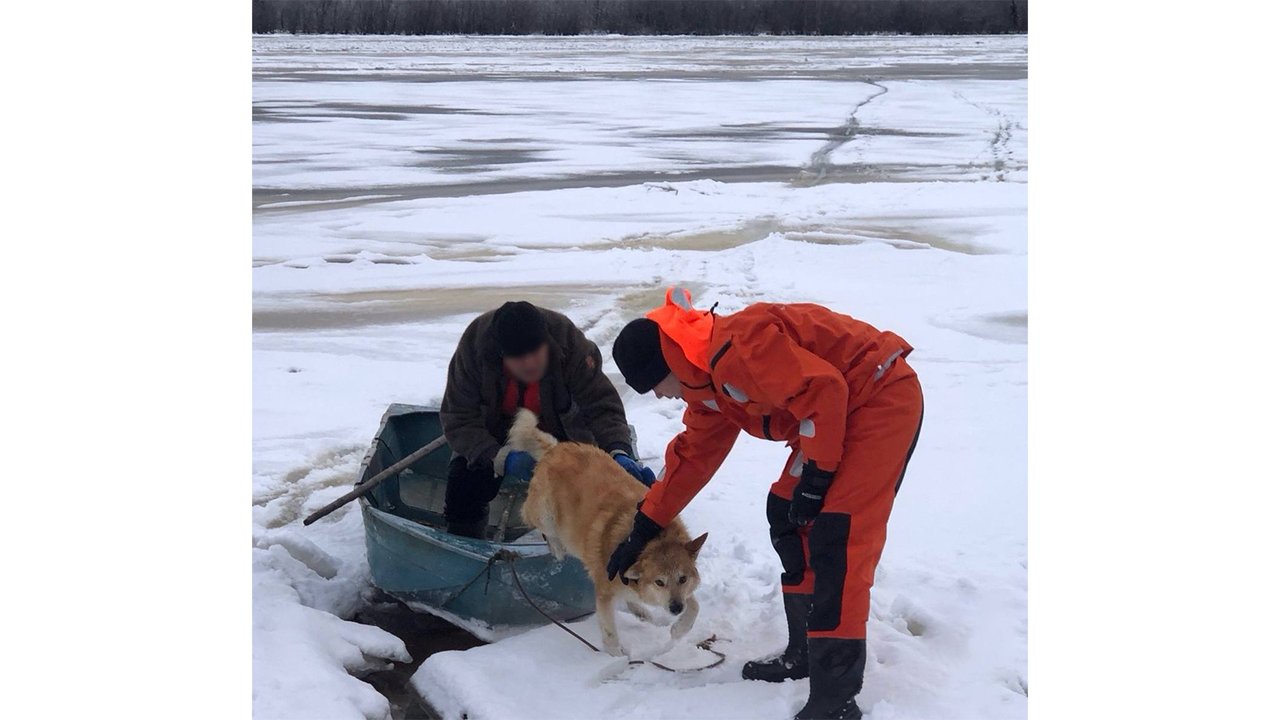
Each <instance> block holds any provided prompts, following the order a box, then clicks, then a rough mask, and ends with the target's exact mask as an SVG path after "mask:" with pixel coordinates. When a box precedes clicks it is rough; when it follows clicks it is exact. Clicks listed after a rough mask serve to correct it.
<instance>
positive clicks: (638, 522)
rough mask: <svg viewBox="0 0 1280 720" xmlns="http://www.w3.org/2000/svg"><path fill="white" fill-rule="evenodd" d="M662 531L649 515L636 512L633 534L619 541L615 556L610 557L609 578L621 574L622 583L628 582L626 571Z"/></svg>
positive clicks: (632, 527) (632, 528)
mask: <svg viewBox="0 0 1280 720" xmlns="http://www.w3.org/2000/svg"><path fill="white" fill-rule="evenodd" d="M660 532H662V528H661V527H659V526H658V524H657V523H655V522H654V521H652V520H650V519H649V517H648V516H647V515H645V514H644V513H642V512H638V511H637V512H636V519H635V522H634V523H632V525H631V534H629V535H627V539H625V540H623V541H622V542H620V543H618V547H617V549H615V550H614V551H613V556H612V557H610V558H609V566H608V570H609V579H610V580H612V579H613V578H614V577H616V576H617V575H619V574H622V575H623V578H622V584H623V585H626V584H627V578H626V572H627V570H629V569H631V566H632V565H635V564H636V560H639V559H640V553H642V552H644V546H645V545H648V544H649V541H650V540H652V539H654V538H656V537H658V533H660Z"/></svg>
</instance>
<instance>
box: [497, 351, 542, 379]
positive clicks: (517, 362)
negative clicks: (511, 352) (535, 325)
mask: <svg viewBox="0 0 1280 720" xmlns="http://www.w3.org/2000/svg"><path fill="white" fill-rule="evenodd" d="M547 358H548V354H547V344H546V343H543V344H542V345H541V346H540V347H539V348H538V349H537V350H534V351H533V352H531V353H526V354H524V355H520V356H517V357H504V358H502V366H503V367H505V368H506V369H507V373H508V374H509V375H511V377H513V378H515V379H516V380H519V381H520V382H522V383H524V384H525V385H532V384H534V383H538V382H542V376H543V375H546V374H547Z"/></svg>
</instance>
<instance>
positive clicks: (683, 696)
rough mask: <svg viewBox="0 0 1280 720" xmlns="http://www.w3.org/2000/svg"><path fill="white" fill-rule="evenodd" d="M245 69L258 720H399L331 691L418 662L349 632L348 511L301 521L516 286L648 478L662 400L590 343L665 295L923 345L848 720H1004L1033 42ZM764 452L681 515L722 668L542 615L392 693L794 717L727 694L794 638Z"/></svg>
mask: <svg viewBox="0 0 1280 720" xmlns="http://www.w3.org/2000/svg"><path fill="white" fill-rule="evenodd" d="M254 68H255V85H254V111H255V123H254V143H255V150H254V161H255V162H254V178H255V180H254V182H255V192H254V195H255V197H254V202H255V215H254V250H253V255H254V269H253V276H254V329H255V332H254V510H253V517H254V525H255V531H254V550H253V553H254V570H255V575H254V577H255V580H254V582H255V598H254V609H255V613H254V616H255V633H254V659H255V662H254V686H255V689H254V704H255V714H256V715H257V717H259V718H303V717H306V718H331V717H332V718H345V717H353V718H358V717H372V718H378V717H383V716H385V714H386V713H387V706H386V703H385V700H383V701H381V702H380V701H379V698H381V696H380V695H378V694H377V693H376V692H375V691H374V690H373V689H372V688H371V687H370V686H369V685H367V684H365V683H363V682H361V681H360V680H358V679H356V678H355V677H352V676H351V673H356V674H359V673H361V672H364V671H366V670H367V669H369V668H370V667H372V666H376V665H379V664H383V663H385V662H387V661H389V660H402V659H404V657H403V653H404V647H403V645H398V644H397V642H398V641H396V640H395V639H394V638H393V637H391V636H390V635H388V634H386V633H383V632H381V631H379V630H376V629H375V628H368V627H365V626H358V625H355V624H353V623H350V622H348V621H347V620H344V619H342V618H350V617H352V616H353V615H354V613H355V610H356V608H358V607H359V606H360V603H361V602H362V599H361V597H362V593H364V592H366V591H367V589H368V569H367V565H366V564H365V560H364V544H363V536H362V529H361V524H360V523H361V521H360V516H359V513H358V511H357V510H356V508H354V507H348V508H346V509H344V510H341V511H339V512H337V513H335V514H334V515H332V516H330V517H329V518H326V519H325V520H323V521H321V522H320V523H317V524H316V525H313V526H311V527H309V528H303V527H301V518H302V517H303V516H305V514H306V513H307V512H309V511H311V510H314V509H316V508H319V507H320V506H322V505H323V504H324V503H325V502H328V501H329V500H332V499H333V498H335V497H337V496H338V495H340V494H341V493H342V492H343V491H344V490H345V489H346V486H347V485H349V483H350V482H351V481H352V478H353V475H354V473H355V470H356V466H357V464H358V461H359V458H360V456H361V454H362V453H363V452H364V448H365V446H366V444H367V443H368V441H369V436H370V434H371V433H372V432H373V430H374V428H375V427H376V424H377V421H378V418H379V417H380V415H381V413H382V411H383V410H384V409H385V407H386V405H387V404H389V403H391V402H412V403H431V402H435V401H438V399H439V397H440V395H441V393H442V391H443V385H444V368H445V366H446V364H447V363H448V360H449V357H450V355H451V354H452V352H453V349H454V345H455V344H456V342H457V339H458V336H459V335H460V334H461V332H462V330H463V328H464V327H465V326H466V323H467V322H468V321H469V320H470V318H471V317H473V316H474V315H475V314H476V313H478V312H480V311H483V310H486V309H489V308H491V307H494V306H496V305H497V304H499V303H501V302H502V301H504V300H506V299H511V298H524V299H528V300H531V301H533V302H537V303H540V304H543V305H546V306H549V307H553V308H556V309H559V310H561V311H563V312H566V313H567V314H569V315H570V316H571V317H573V318H574V319H575V320H576V321H577V322H579V324H580V325H581V326H582V328H583V330H584V331H585V332H586V333H587V335H588V336H589V337H591V338H592V339H593V340H595V341H596V342H597V343H599V344H600V345H601V347H602V348H603V349H604V350H605V360H606V366H605V369H606V371H607V372H608V373H609V374H610V375H611V376H612V377H613V378H614V379H615V381H616V384H617V385H618V387H619V388H620V389H621V390H622V391H623V399H624V402H625V403H626V405H627V411H628V416H629V419H630V420H631V421H632V422H633V423H634V424H635V425H636V427H637V430H638V434H639V438H640V448H639V449H640V452H641V454H642V455H644V456H647V457H650V458H657V457H659V456H660V455H661V451H662V449H663V447H664V445H665V443H666V441H667V440H668V439H669V438H670V437H671V436H672V434H674V433H675V432H677V431H678V429H679V427H680V412H681V405H680V404H679V403H678V402H675V401H661V400H656V399H653V398H652V397H637V396H635V395H634V393H632V392H631V391H630V390H628V389H626V388H625V386H624V385H623V384H622V383H621V381H620V378H619V377H618V375H617V372H616V368H615V367H614V366H613V363H612V361H611V359H610V358H609V353H608V347H609V346H610V344H611V342H612V339H613V337H614V336H615V335H616V333H617V331H618V330H619V329H620V328H621V327H622V325H623V324H624V323H625V322H626V321H627V320H629V319H631V318H633V317H636V316H637V315H638V314H639V313H641V312H642V311H644V310H645V309H647V308H648V307H651V306H652V305H654V304H657V303H658V302H660V300H661V297H662V290H663V288H664V287H665V286H666V285H668V284H670V283H676V282H678V283H682V284H685V285H688V286H690V287H692V288H693V289H694V292H695V296H696V300H697V301H698V302H699V303H700V304H702V305H704V306H705V305H710V304H711V303H712V302H717V301H718V302H719V303H720V308H719V310H720V311H721V312H732V311H733V310H736V309H739V308H742V307H744V306H746V305H747V304H749V303H751V302H756V301H764V300H767V301H780V302H786V301H812V302H820V303H824V304H827V305H829V306H831V307H833V308H835V309H837V310H840V311H842V312H846V313H849V314H852V315H855V316H857V317H859V318H862V319H865V320H867V321H869V322H872V323H873V324H876V325H878V326H881V327H885V328H889V329H892V330H894V331H896V332H898V333H899V334H901V335H902V336H904V337H905V338H907V339H908V340H909V341H910V342H911V343H912V344H913V345H914V346H915V348H916V351H915V352H914V353H913V354H912V356H911V362H912V364H913V365H914V366H915V367H916V368H917V370H918V371H919V373H920V376H921V381H922V383H923V385H924V389H925V396H926V399H925V404H926V410H925V413H926V420H925V427H924V432H923V434H922V436H921V438H920V442H919V446H918V448H917V452H916V456H915V459H914V460H913V462H912V467H911V470H910V472H909V473H908V476H907V478H906V482H905V483H904V485H903V488H902V492H901V495H900V497H899V499H898V502H897V506H896V508H895V510H894V515H893V519H892V522H891V524H890V533H889V543H888V547H887V548H886V550H885V554H884V559H883V561H882V563H881V566H880V568H879V571H878V574H877V584H876V588H875V591H874V596H873V607H872V621H871V625H870V641H869V642H870V653H871V660H870V662H869V664H868V671H867V681H866V688H865V690H864V692H863V694H862V696H861V698H860V701H861V704H862V706H863V709H864V710H867V711H869V713H868V717H870V718H873V719H874V720H884V719H887V718H914V719H919V720H929V719H931V718H937V719H939V720H943V719H948V720H950V719H953V718H960V717H963V718H969V717H973V718H977V717H981V718H1021V717H1025V715H1026V702H1027V697H1026V693H1027V673H1026V573H1027V569H1026V381H1027V366H1026V332H1027V303H1026V249H1027V243H1026V210H1027V197H1026V185H1025V180H1026V128H1027V120H1026V107H1025V97H1026V39H1025V38H1004V37H1001V38H972V37H965V38H840V39H833V38H827V39H805V38H788V39H764V38H666V39H656V38H605V37H593V38H572V39H570V38H497V39H493V38H344V37H318V38H301V37H287V36H285V37H280V36H271V37H259V38H255V40H254ZM785 458H786V450H785V448H784V447H782V446H780V445H775V444H771V443H765V442H759V441H754V440H750V439H748V438H745V437H744V438H743V439H742V440H741V441H740V442H739V444H738V446H737V447H736V448H735V450H734V452H733V454H732V455H731V456H730V458H729V460H728V461H727V462H726V463H725V465H724V467H723V469H722V470H721V471H720V473H719V474H718V476H717V477H716V478H715V479H714V480H713V481H712V482H711V483H710V484H709V485H708V486H707V488H706V489H705V490H704V491H703V492H702V493H701V495H699V497H698V498H697V499H696V500H694V502H693V504H692V505H690V507H689V509H688V510H687V511H686V512H685V514H684V518H685V521H686V523H687V524H688V525H689V527H690V529H691V530H694V531H696V532H702V531H709V532H710V538H709V540H708V543H707V545H706V547H705V549H704V550H703V552H702V554H701V556H700V566H701V573H702V577H703V585H702V588H701V590H700V591H699V597H700V600H701V605H702V612H701V615H700V617H699V620H698V623H697V625H696V626H695V627H694V629H693V630H692V631H691V632H690V633H689V635H688V636H686V638H685V639H684V640H683V641H682V644H681V645H680V646H678V647H677V648H676V649H675V650H673V651H672V653H671V654H670V657H671V658H673V659H672V663H680V664H695V663H697V662H698V660H697V654H699V653H700V651H697V650H696V649H694V648H693V645H694V644H695V643H696V642H697V641H699V640H701V639H703V638H705V637H707V636H709V635H712V634H714V635H716V636H717V637H719V638H722V642H721V643H719V644H718V645H717V646H716V647H717V648H718V649H720V650H721V651H723V652H726V653H727V654H728V657H729V660H728V661H727V662H726V663H725V664H724V665H722V666H721V667H719V668H715V669H713V670H708V671H705V672H702V673H696V674H679V675H673V674H671V673H667V672H663V671H661V670H658V669H656V668H653V667H648V666H644V667H640V666H626V665H625V664H621V665H620V664H619V663H618V661H617V660H615V659H613V658H608V657H603V656H593V655H592V654H591V653H589V652H588V651H587V650H586V649H585V648H584V647H582V646H581V645H579V644H578V643H577V641H575V640H573V638H571V637H569V636H568V635H567V634H565V633H563V632H561V631H560V630H558V629H556V628H554V627H549V628H542V629H538V630H534V631H531V632H527V633H523V634H518V635H515V636H513V637H506V638H505V639H502V640H500V641H499V642H496V643H494V644H492V645H488V646H484V647H479V648H475V649H472V650H468V651H463V652H446V653H440V654H438V655H435V656H433V657H431V658H430V659H428V660H427V661H426V662H425V663H424V664H423V666H422V668H421V669H420V670H419V671H418V673H417V674H416V676H415V677H414V681H413V682H414V686H415V687H416V688H417V689H418V690H419V691H421V692H422V693H424V694H425V695H426V696H427V697H428V699H429V700H430V701H431V703H432V704H433V705H435V706H436V708H437V709H438V710H440V711H441V712H442V713H443V714H444V716H445V717H447V718H457V717H460V716H461V714H462V713H463V712H465V713H467V716H468V717H470V718H479V719H482V720H483V719H485V718H490V719H501V720H506V719H508V718H545V717H556V718H568V717H593V718H598V717H624V718H625V717H635V718H645V717H669V718H679V717H690V718H693V717H698V718H706V717H724V718H748V717H751V718H764V719H768V718H778V719H779V720H781V719H782V718H788V717H790V714H791V713H793V712H794V711H795V710H796V709H797V708H798V707H799V705H800V704H801V703H802V702H803V700H804V696H805V694H806V692H807V684H806V683H805V682H798V683H788V684H784V685H769V684H766V683H749V682H743V681H741V680H740V679H739V676H738V672H739V670H740V668H741V664H742V663H743V662H744V661H746V660H748V659H752V658H755V657H760V656H763V655H767V654H769V653H771V652H774V651H776V650H777V649H779V648H780V647H781V645H782V644H783V641H784V636H785V633H784V625H783V620H782V613H781V600H780V597H779V582H778V573H779V571H780V568H779V566H778V561H777V559H776V556H775V555H774V554H773V551H772V549H771V548H770V546H769V541H768V535H767V530H766V527H765V522H764V500H765V493H766V492H767V488H768V485H769V483H770V482H772V480H773V479H774V478H775V477H776V476H777V474H778V473H780V472H781V470H782V464H783V462H784V461H785ZM575 629H577V631H578V632H580V633H582V634H583V635H585V636H587V637H588V638H592V639H594V638H596V637H597V636H598V631H597V630H596V627H595V622H594V620H593V619H587V620H584V621H582V622H579V623H577V624H576V625H575ZM628 629H629V630H635V631H636V632H643V628H632V627H630V626H628ZM624 632H626V630H624ZM498 678H500V680H498Z"/></svg>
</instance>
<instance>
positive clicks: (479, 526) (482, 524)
mask: <svg viewBox="0 0 1280 720" xmlns="http://www.w3.org/2000/svg"><path fill="white" fill-rule="evenodd" d="M488 527H489V518H488V516H485V517H482V518H480V519H479V520H466V521H461V522H459V521H456V520H449V521H448V527H447V531H448V533H449V534H450V535H458V536H460V537H469V538H478V539H480V540H484V539H485V537H484V531H485V530H486V529H488Z"/></svg>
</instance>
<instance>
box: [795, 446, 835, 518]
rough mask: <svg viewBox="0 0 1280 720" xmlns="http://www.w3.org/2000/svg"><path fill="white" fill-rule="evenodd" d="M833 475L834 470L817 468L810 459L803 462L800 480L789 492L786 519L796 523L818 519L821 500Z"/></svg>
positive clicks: (825, 494) (829, 487)
mask: <svg viewBox="0 0 1280 720" xmlns="http://www.w3.org/2000/svg"><path fill="white" fill-rule="evenodd" d="M835 476H836V474H835V473H834V472H828V471H826V470H819V469H818V466H817V465H814V464H813V461H812V460H811V461H809V462H807V463H805V464H804V470H802V471H801V472H800V482H798V483H796V489H795V492H793V493H792V494H791V509H790V510H788V511H787V519H788V520H790V521H791V522H792V523H795V524H796V525H811V524H812V523H813V521H814V520H816V519H818V513H819V512H821V511H822V501H823V500H824V499H825V498H826V497H827V490H829V489H831V481H832V479H834V478H835Z"/></svg>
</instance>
